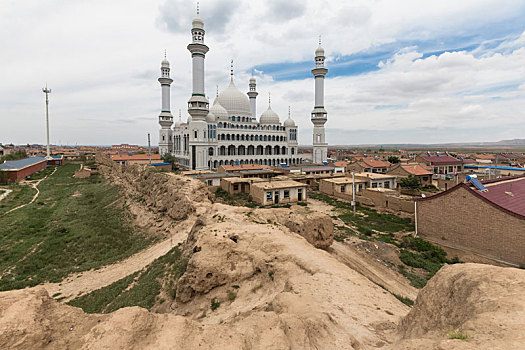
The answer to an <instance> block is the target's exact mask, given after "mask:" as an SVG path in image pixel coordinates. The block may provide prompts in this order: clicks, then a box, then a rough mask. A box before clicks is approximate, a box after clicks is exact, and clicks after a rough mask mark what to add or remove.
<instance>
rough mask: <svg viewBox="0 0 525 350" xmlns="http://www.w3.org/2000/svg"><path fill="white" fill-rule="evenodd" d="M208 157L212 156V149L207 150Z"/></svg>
mask: <svg viewBox="0 0 525 350" xmlns="http://www.w3.org/2000/svg"><path fill="white" fill-rule="evenodd" d="M208 155H209V156H213V147H210V148H208Z"/></svg>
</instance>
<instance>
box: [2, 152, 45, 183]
mask: <svg viewBox="0 0 525 350" xmlns="http://www.w3.org/2000/svg"><path fill="white" fill-rule="evenodd" d="M45 167H47V160H46V157H30V158H24V159H19V160H6V161H5V162H3V163H2V164H0V171H2V172H6V173H7V181H8V182H15V181H18V180H23V179H24V178H26V177H27V176H30V175H32V174H34V173H36V172H37V171H40V170H42V169H44V168H45Z"/></svg>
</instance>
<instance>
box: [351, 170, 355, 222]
mask: <svg viewBox="0 0 525 350" xmlns="http://www.w3.org/2000/svg"><path fill="white" fill-rule="evenodd" d="M352 206H353V207H354V216H355V172H353V171H352Z"/></svg>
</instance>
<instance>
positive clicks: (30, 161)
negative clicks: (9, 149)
mask: <svg viewBox="0 0 525 350" xmlns="http://www.w3.org/2000/svg"><path fill="white" fill-rule="evenodd" d="M45 161H46V157H30V158H24V159H18V160H6V161H5V162H4V163H2V164H0V170H20V169H23V168H26V167H28V166H31V165H34V164H38V163H41V162H45Z"/></svg>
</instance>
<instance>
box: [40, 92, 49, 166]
mask: <svg viewBox="0 0 525 350" xmlns="http://www.w3.org/2000/svg"><path fill="white" fill-rule="evenodd" d="M42 92H44V93H45V94H46V129H47V152H46V153H47V155H46V159H47V160H50V159H51V152H50V150H49V96H48V95H49V94H50V93H51V89H48V88H47V84H46V87H45V88H42Z"/></svg>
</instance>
